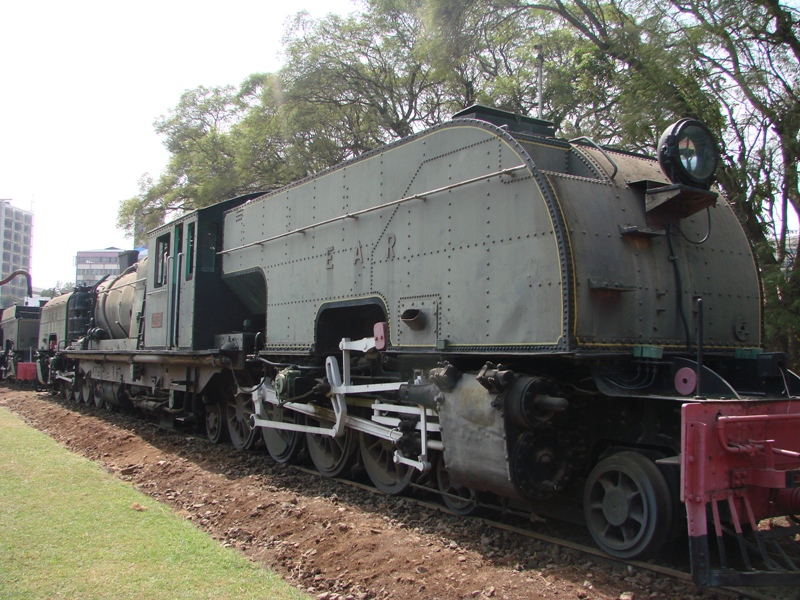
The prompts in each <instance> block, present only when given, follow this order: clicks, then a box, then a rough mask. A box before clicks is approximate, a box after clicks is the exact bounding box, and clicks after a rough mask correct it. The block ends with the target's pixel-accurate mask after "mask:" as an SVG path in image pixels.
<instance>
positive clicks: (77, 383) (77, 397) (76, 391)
mask: <svg viewBox="0 0 800 600" xmlns="http://www.w3.org/2000/svg"><path fill="white" fill-rule="evenodd" d="M82 386H83V377H79V376H78V375H77V374H76V375H75V379H73V380H72V396H71V398H72V401H73V402H77V403H78V404H80V403H81V402H82V400H81V387H82Z"/></svg>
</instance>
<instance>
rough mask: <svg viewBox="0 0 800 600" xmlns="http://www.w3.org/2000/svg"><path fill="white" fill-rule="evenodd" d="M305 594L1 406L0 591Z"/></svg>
mask: <svg viewBox="0 0 800 600" xmlns="http://www.w3.org/2000/svg"><path fill="white" fill-rule="evenodd" d="M137 502H138V503H139V504H141V505H142V506H144V507H146V509H147V510H144V511H138V510H133V509H132V508H131V505H133V504H134V503H137ZM305 597H306V596H304V595H303V594H301V593H300V592H299V591H297V590H295V589H294V588H291V587H290V586H289V585H288V584H286V583H285V582H284V581H283V580H281V579H280V577H278V576H277V575H275V574H274V573H271V572H269V571H267V570H265V569H262V568H259V567H257V566H256V565H254V564H253V563H251V562H249V561H248V560H247V559H246V558H244V557H243V556H241V555H240V554H238V553H237V552H235V551H233V550H230V549H226V548H222V547H221V546H220V545H219V544H218V543H217V542H215V541H214V540H213V539H212V538H211V537H209V536H208V535H206V534H205V533H203V532H201V531H199V530H197V529H195V528H194V527H193V526H192V525H191V524H190V523H189V522H188V521H185V520H183V519H180V518H179V517H177V516H176V515H174V514H173V513H172V512H170V510H169V509H168V508H167V507H165V506H164V505H162V504H159V503H158V502H156V501H155V500H153V499H151V498H149V497H148V496H145V495H143V494H140V493H139V492H137V491H136V490H134V489H133V488H132V487H131V486H129V485H126V484H125V483H123V482H120V481H118V480H117V479H115V478H114V477H112V476H111V475H109V474H108V473H106V472H104V471H102V470H101V469H100V468H98V467H97V466H96V465H94V464H93V463H91V462H89V461H86V460H84V459H82V458H80V457H78V456H76V455H74V454H72V453H70V452H68V451H67V450H65V449H63V448H62V447H60V446H59V445H58V444H56V443H55V442H54V441H53V440H52V439H50V438H49V437H47V436H46V435H44V434H42V433H40V432H38V431H36V430H34V429H32V428H30V427H28V426H26V425H25V424H24V423H22V422H21V421H20V420H19V419H18V418H16V417H15V416H14V415H12V414H11V413H10V412H9V411H7V410H5V409H3V408H0V598H3V599H10V598H14V599H16V598H21V599H22V598H115V599H117V598H120V599H122V598H137V599H138V598H148V599H157V598H164V599H170V600H171V599H175V598H214V599H217V598H220V599H221V598H235V599H236V600H246V599H249V598H259V599H262V600H263V599H266V598H269V599H284V598H287V599H288V598H305Z"/></svg>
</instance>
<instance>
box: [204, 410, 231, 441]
mask: <svg viewBox="0 0 800 600" xmlns="http://www.w3.org/2000/svg"><path fill="white" fill-rule="evenodd" d="M204 409H205V425H206V435H207V436H208V440H209V441H210V442H211V443H212V444H220V443H222V442H224V441H226V440H227V439H228V425H227V423H226V422H225V419H224V418H223V416H222V415H223V410H222V406H221V404H220V403H219V402H209V403H208V404H205V405H204Z"/></svg>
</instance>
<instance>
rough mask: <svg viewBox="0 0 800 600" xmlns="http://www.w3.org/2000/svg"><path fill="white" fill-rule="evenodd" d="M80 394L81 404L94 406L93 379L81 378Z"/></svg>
mask: <svg viewBox="0 0 800 600" xmlns="http://www.w3.org/2000/svg"><path fill="white" fill-rule="evenodd" d="M78 393H79V398H80V402H83V403H84V404H88V405H89V406H91V405H93V404H94V382H93V381H92V380H91V379H89V378H87V377H81V378H80V388H79V389H78Z"/></svg>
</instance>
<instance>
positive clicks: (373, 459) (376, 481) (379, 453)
mask: <svg viewBox="0 0 800 600" xmlns="http://www.w3.org/2000/svg"><path fill="white" fill-rule="evenodd" d="M359 444H360V446H361V460H362V461H364V468H365V469H366V471H367V475H369V478H370V480H371V481H372V483H373V485H374V486H375V487H376V488H378V489H379V490H381V491H382V492H385V493H387V494H392V495H395V494H401V493H403V491H405V489H406V488H407V487H408V486H409V485H410V484H411V478H412V477H413V476H414V469H412V468H411V467H409V466H408V465H404V464H397V463H395V462H394V451H395V445H394V444H392V443H391V442H390V441H388V440H384V439H381V438H379V437H375V436H373V435H370V434H368V433H363V432H362V433H361V435H360V436H359Z"/></svg>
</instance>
